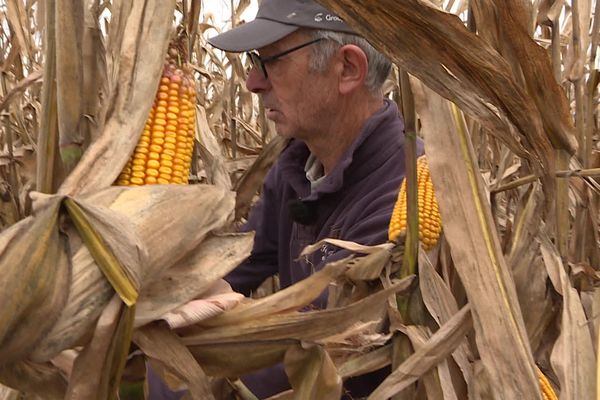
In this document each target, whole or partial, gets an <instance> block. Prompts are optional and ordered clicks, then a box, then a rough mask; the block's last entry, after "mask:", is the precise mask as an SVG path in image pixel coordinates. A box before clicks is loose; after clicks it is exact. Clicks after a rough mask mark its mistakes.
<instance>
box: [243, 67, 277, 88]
mask: <svg viewBox="0 0 600 400" xmlns="http://www.w3.org/2000/svg"><path fill="white" fill-rule="evenodd" d="M270 85H271V83H270V82H269V79H268V78H265V77H264V75H263V74H262V73H261V72H260V71H259V70H258V68H256V67H252V68H250V71H248V76H247V77H246V88H247V89H248V90H249V91H251V92H253V93H262V92H264V91H266V90H268V89H269V87H270Z"/></svg>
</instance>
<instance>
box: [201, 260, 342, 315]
mask: <svg viewBox="0 0 600 400" xmlns="http://www.w3.org/2000/svg"><path fill="white" fill-rule="evenodd" d="M348 262H349V259H348V258H345V259H342V260H339V261H335V262H332V263H329V264H327V265H326V266H325V267H323V268H322V269H321V270H319V271H317V272H315V273H314V274H312V275H311V276H309V277H307V278H306V279H304V280H303V283H302V284H301V285H291V286H289V287H287V288H285V289H282V290H280V291H278V292H276V293H273V294H272V295H270V296H268V297H263V298H262V299H258V300H251V301H248V302H246V303H243V304H240V305H239V306H237V307H236V308H234V309H233V310H230V311H228V312H227V313H224V314H222V315H219V316H217V317H215V318H212V319H211V320H209V321H206V322H205V323H204V324H203V325H204V326H214V327H218V326H224V325H234V324H239V323H241V322H244V321H252V320H254V319H256V318H260V317H263V316H268V315H275V314H278V313H281V312H285V311H289V310H297V309H299V308H301V307H303V306H305V305H307V304H309V303H310V302H311V301H313V300H314V299H316V298H317V297H318V296H319V295H320V294H321V293H322V292H323V290H325V289H326V288H327V286H328V285H329V283H330V282H331V281H333V280H335V279H337V277H338V276H340V275H341V274H342V273H343V272H344V271H345V270H346V268H347V266H348Z"/></svg>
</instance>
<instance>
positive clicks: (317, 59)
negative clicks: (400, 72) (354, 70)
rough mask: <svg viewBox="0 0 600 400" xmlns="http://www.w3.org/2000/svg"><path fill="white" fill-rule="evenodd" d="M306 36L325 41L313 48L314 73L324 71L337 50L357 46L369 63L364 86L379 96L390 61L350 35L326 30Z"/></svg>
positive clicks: (310, 32) (390, 65)
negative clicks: (350, 45)
mask: <svg viewBox="0 0 600 400" xmlns="http://www.w3.org/2000/svg"><path fill="white" fill-rule="evenodd" d="M307 32H308V35H309V36H310V37H312V38H313V39H326V40H324V41H322V42H319V43H317V44H316V46H314V50H313V56H312V60H311V64H310V68H311V69H312V70H314V71H321V72H322V71H324V70H325V69H326V68H327V65H328V64H329V60H331V57H332V56H333V54H334V53H335V51H336V50H337V49H339V48H340V47H341V46H345V45H347V44H353V45H355V46H358V47H360V48H361V49H362V51H364V52H365V54H366V56H367V60H368V61H369V70H368V71H367V78H366V79H365V86H366V87H367V89H368V90H369V91H371V92H372V93H373V94H379V93H380V91H381V89H382V87H383V84H384V83H385V80H386V79H387V78H388V76H389V74H390V71H391V69H392V63H391V61H390V60H389V59H388V58H387V57H386V56H384V55H383V54H381V53H380V52H379V51H377V50H375V48H374V47H373V46H371V44H370V43H369V42H368V41H367V40H366V39H365V38H363V37H361V36H358V35H353V34H351V33H344V32H334V31H327V30H308V31H307Z"/></svg>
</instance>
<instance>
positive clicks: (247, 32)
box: [208, 0, 355, 52]
mask: <svg viewBox="0 0 600 400" xmlns="http://www.w3.org/2000/svg"><path fill="white" fill-rule="evenodd" d="M300 28H313V29H324V30H329V31H338V32H347V33H355V32H354V31H353V30H352V28H350V27H349V26H348V25H346V23H345V22H344V21H342V19H341V18H340V17H338V16H337V15H335V14H333V13H332V12H331V11H329V10H327V9H326V8H325V7H323V6H321V5H320V4H318V3H316V2H314V1H312V0H263V1H262V3H261V4H260V6H259V7H258V12H257V14H256V17H255V19H254V20H252V21H250V22H247V23H245V24H242V25H239V26H237V27H235V28H234V29H231V30H229V31H227V32H224V33H222V34H220V35H217V36H214V37H212V38H210V39H208V43H210V44H211V45H213V46H214V47H216V48H218V49H221V50H225V51H231V52H242V51H248V50H253V49H259V48H261V47H264V46H267V45H269V44H271V43H274V42H276V41H278V40H279V39H282V38H284V37H285V36H287V35H289V34H290V33H292V32H294V31H297V30H298V29H300Z"/></svg>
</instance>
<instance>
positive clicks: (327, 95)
mask: <svg viewBox="0 0 600 400" xmlns="http://www.w3.org/2000/svg"><path fill="white" fill-rule="evenodd" d="M309 40H310V38H309V37H307V35H305V34H303V33H299V32H296V33H293V34H291V35H289V36H286V37H285V38H283V39H281V40H279V41H277V42H275V43H273V44H272V45H269V46H266V47H264V48H262V49H259V54H260V56H261V57H262V58H266V57H269V56H272V55H274V54H278V53H281V52H283V51H286V50H288V49H290V48H293V47H295V46H299V45H301V44H304V43H306V42H307V41H309ZM316 45H318V44H316ZM312 51H313V49H312V46H307V47H304V48H302V49H299V50H297V51H294V52H292V53H290V54H288V55H285V56H283V57H281V58H278V59H276V60H274V61H272V62H269V63H267V64H266V70H267V73H268V78H265V77H264V75H263V74H262V72H261V71H259V68H257V67H254V68H252V69H251V70H250V72H249V74H248V78H247V79H246V86H247V88H248V90H250V91H252V92H254V93H258V94H260V95H261V96H262V98H263V103H264V106H265V109H266V111H267V118H269V119H270V120H272V121H273V122H274V123H275V126H276V128H277V133H278V134H279V135H281V136H283V137H295V138H298V139H303V140H307V139H310V138H311V137H313V136H314V135H318V134H319V132H320V131H322V130H323V129H324V128H325V127H326V126H327V123H328V121H331V119H332V117H331V113H332V112H333V109H334V108H333V106H334V104H335V100H336V98H337V95H338V89H337V78H336V76H335V73H334V71H332V70H331V68H329V69H327V70H326V71H324V72H322V73H321V72H314V71H312V70H311V69H310V68H309V64H310V59H311V53H312Z"/></svg>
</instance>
